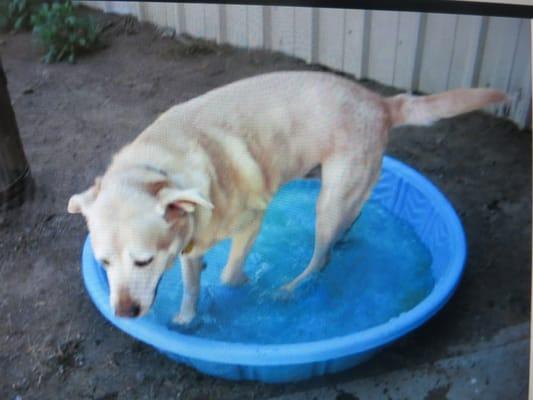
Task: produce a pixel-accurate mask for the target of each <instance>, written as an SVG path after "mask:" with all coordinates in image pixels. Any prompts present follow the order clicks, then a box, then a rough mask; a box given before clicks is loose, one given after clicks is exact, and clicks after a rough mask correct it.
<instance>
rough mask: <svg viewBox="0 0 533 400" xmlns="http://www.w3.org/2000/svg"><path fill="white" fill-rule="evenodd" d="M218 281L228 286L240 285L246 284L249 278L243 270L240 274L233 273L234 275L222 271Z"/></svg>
mask: <svg viewBox="0 0 533 400" xmlns="http://www.w3.org/2000/svg"><path fill="white" fill-rule="evenodd" d="M220 281H221V282H222V283H223V284H224V285H228V286H242V285H245V284H247V283H248V282H249V281H250V278H248V276H247V275H246V274H245V273H243V272H241V273H240V274H235V275H229V274H224V273H222V275H221V277H220Z"/></svg>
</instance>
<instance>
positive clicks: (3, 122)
mask: <svg viewBox="0 0 533 400" xmlns="http://www.w3.org/2000/svg"><path fill="white" fill-rule="evenodd" d="M32 189H33V185H32V181H31V174H30V167H29V165H28V161H27V160H26V155H25V154H24V149H23V147H22V142H21V140H20V135H19V130H18V127H17V122H16V120H15V113H14V112H13V107H12V106H11V99H10V97H9V92H8V90H7V79H6V76H5V73H4V68H3V66H2V60H1V59H0V211H4V210H7V209H10V208H13V207H16V206H18V205H21V204H22V203H23V202H24V200H25V199H27V198H28V197H31V195H32V194H33V191H32Z"/></svg>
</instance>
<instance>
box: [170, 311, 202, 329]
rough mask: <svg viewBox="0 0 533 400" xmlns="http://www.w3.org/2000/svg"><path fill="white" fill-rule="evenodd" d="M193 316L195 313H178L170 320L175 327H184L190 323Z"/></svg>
mask: <svg viewBox="0 0 533 400" xmlns="http://www.w3.org/2000/svg"><path fill="white" fill-rule="evenodd" d="M195 316H196V313H194V312H179V313H177V314H176V315H175V316H174V318H172V323H173V324H176V325H181V326H186V325H189V324H190V323H191V322H192V320H193V319H194V317H195Z"/></svg>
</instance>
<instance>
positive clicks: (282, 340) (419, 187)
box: [82, 157, 466, 382]
mask: <svg viewBox="0 0 533 400" xmlns="http://www.w3.org/2000/svg"><path fill="white" fill-rule="evenodd" d="M319 188H320V182H319V181H316V180H299V181H294V182H291V183H289V184H287V185H286V186H284V187H283V188H282V189H281V190H280V191H279V193H278V194H277V195H276V196H275V198H274V199H273V201H272V203H271V205H270V206H269V209H268V210H267V213H266V215H265V218H264V221H263V225H262V228H261V232H260V234H259V236H258V238H257V240H256V243H255V245H254V247H253V249H252V251H251V253H250V254H249V256H248V259H247V262H246V266H245V271H246V272H247V274H248V275H249V277H250V283H248V284H247V285H246V286H243V287H241V288H226V287H224V286H222V285H220V284H219V278H218V276H219V274H220V271H221V269H222V267H223V266H224V263H225V261H226V257H227V253H228V248H229V243H228V242H222V243H221V244H219V245H217V246H215V247H214V248H213V249H212V250H211V251H210V252H209V253H208V254H207V255H206V262H207V266H208V267H207V269H206V271H205V272H204V274H203V275H202V295H201V299H200V304H199V310H198V317H197V319H196V321H194V322H193V323H192V324H191V326H190V327H187V328H186V329H183V328H178V327H175V326H173V325H172V324H171V323H170V321H171V319H172V316H173V314H175V313H176V312H177V311H178V309H179V305H180V297H181V290H182V289H181V281H180V279H181V278H180V272H179V265H176V266H174V267H173V268H171V269H170V270H169V271H167V272H166V273H165V275H164V277H163V279H162V281H161V284H160V285H159V289H158V293H157V297H156V300H155V303H154V305H153V307H152V310H151V311H150V312H149V313H148V314H147V315H146V316H144V317H142V318H138V319H123V318H118V317H115V316H114V315H113V312H112V310H111V308H110V306H109V291H108V285H107V278H106V275H105V271H104V270H103V269H102V268H101V266H100V265H99V264H98V262H97V261H96V260H95V259H94V256H93V252H92V249H91V244H90V238H89V237H88V238H87V240H86V242H85V246H84V249H83V259H82V264H83V278H84V281H85V286H86V288H87V291H88V292H89V294H90V296H91V298H92V300H93V302H94V303H95V304H96V306H97V308H98V309H99V310H100V312H101V313H102V314H103V315H104V316H105V317H106V318H107V319H108V320H109V321H111V323H112V324H114V325H115V326H117V327H118V328H120V329H121V330H123V331H125V332H127V333H128V334H130V335H132V336H133V337H135V338H137V339H139V340H141V341H143V342H145V343H147V344H150V345H152V346H154V347H155V348H157V349H158V350H160V351H161V352H163V353H164V354H166V355H167V356H169V357H171V358H172V359H174V360H176V361H178V362H183V363H185V364H188V365H191V366H192V367H194V368H196V369H198V370H199V371H202V372H204V373H206V374H209V375H214V376H219V377H223V378H227V379H235V380H259V381H264V382H288V381H297V380H302V379H308V378H311V377H313V376H319V375H324V374H331V373H335V372H339V371H342V370H345V369H347V368H350V367H352V366H354V365H357V364H359V363H361V362H363V361H365V360H367V359H368V358H369V357H371V356H372V355H374V354H375V353H376V351H378V350H379V349H381V348H383V347H384V346H386V345H388V344H390V343H391V342H393V341H394V340H396V339H398V338H399V337H401V336H403V335H405V334H406V333H408V332H410V331H412V330H413V329H415V328H417V327H418V326H420V325H421V324H423V323H424V322H426V321H427V320H428V319H429V318H430V317H431V316H433V315H434V314H435V313H436V312H437V311H438V310H439V309H440V308H441V307H442V306H443V305H444V304H445V303H446V301H447V300H448V299H449V298H450V296H451V295H452V293H453V291H454V289H455V287H456V286H457V284H458V282H459V279H460V277H461V273H462V270H463V266H464V262H465V256H466V244H465V236H464V232H463V228H462V226H461V223H460V221H459V218H458V216H457V214H456V213H455V211H454V209H453V207H452V206H451V205H450V203H449V202H448V201H447V200H446V198H445V197H444V196H443V195H442V194H441V193H440V192H439V191H438V190H437V189H436V188H435V186H433V184H431V182H429V181H428V180H427V179H426V178H424V177H423V176H422V175H420V174H419V173H418V172H416V171H415V170H413V169H412V168H410V167H408V166H406V165H405V164H402V163H401V162H399V161H397V160H394V159H392V158H390V157H385V159H384V162H383V169H382V174H381V177H380V180H379V182H378V184H377V185H376V187H375V189H374V191H373V194H372V196H371V198H370V200H369V201H368V203H367V205H365V207H364V208H363V212H362V213H361V216H360V218H359V219H358V220H357V221H356V223H355V224H354V226H353V227H352V228H351V229H350V231H349V232H348V234H347V235H346V236H345V237H344V238H343V239H342V240H341V241H340V242H339V243H338V244H337V245H336V246H335V247H334V250H333V253H332V258H331V261H330V263H329V264H328V267H327V268H326V269H325V271H324V272H322V273H320V274H316V276H314V277H313V278H311V279H309V280H308V281H307V282H305V283H304V284H303V285H302V286H301V287H300V288H298V289H297V290H296V291H295V293H294V294H293V296H291V297H289V298H285V297H283V296H277V294H279V291H278V290H277V288H278V287H279V286H280V285H281V284H283V283H286V282H288V281H289V280H290V279H291V278H293V277H295V276H296V275H297V274H298V273H299V272H301V271H302V270H303V269H304V268H305V266H306V263H307V262H308V261H309V259H310V257H311V254H312V248H313V233H314V218H315V215H314V205H315V201H316V196H317V194H318V191H319ZM176 264H178V262H176Z"/></svg>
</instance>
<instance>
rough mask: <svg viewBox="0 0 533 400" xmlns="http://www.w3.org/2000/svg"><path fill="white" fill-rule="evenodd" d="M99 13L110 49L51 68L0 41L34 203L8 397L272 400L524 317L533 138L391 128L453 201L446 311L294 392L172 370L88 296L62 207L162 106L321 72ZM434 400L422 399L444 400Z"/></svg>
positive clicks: (2, 253) (389, 366)
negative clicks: (454, 284) (457, 267)
mask: <svg viewBox="0 0 533 400" xmlns="http://www.w3.org/2000/svg"><path fill="white" fill-rule="evenodd" d="M106 18H107V20H108V22H109V25H108V28H107V29H106V40H107V42H108V44H109V46H107V47H106V48H104V49H103V50H101V51H98V52H95V53H93V54H90V55H86V56H84V57H82V58H80V59H79V62H78V63H77V64H75V65H69V64H55V65H45V64H42V63H41V62H40V57H41V56H42V51H41V50H40V49H39V48H38V47H37V46H36V44H35V43H34V41H33V39H32V37H31V35H30V34H29V33H21V34H15V35H11V34H2V35H0V43H1V44H0V51H1V57H2V60H3V63H4V67H5V69H6V74H7V77H8V81H9V89H10V93H11V98H12V101H13V103H14V108H15V113H16V116H17V119H18V125H19V128H20V132H21V135H22V139H23V142H24V146H25V150H26V153H27V156H28V159H29V163H30V165H31V169H32V173H33V177H34V179H35V182H36V196H35V199H34V200H33V201H32V202H27V203H26V204H25V205H24V206H23V207H21V208H19V209H17V210H14V211H11V212H9V213H7V214H3V215H0V277H1V278H0V371H2V372H1V373H0V398H2V399H14V398H19V399H20V398H22V399H78V398H79V399H100V400H103V399H106V400H110V399H152V398H158V399H196V400H200V399H265V398H268V397H270V396H274V395H280V394H284V393H292V392H296V391H300V390H302V389H304V388H310V387H314V388H316V387H331V388H335V386H336V385H337V384H338V383H340V382H347V381H350V380H353V379H355V378H357V377H361V376H371V375H380V374H385V373H386V372H388V371H393V370H395V369H398V368H406V367H411V366H416V365H420V364H421V363H426V362H434V361H436V360H439V359H441V358H444V357H447V356H450V355H455V354H456V352H457V349H458V348H464V346H465V345H468V344H469V343H478V342H482V341H486V340H488V339H489V338H491V337H492V336H493V335H495V334H496V333H497V332H498V331H499V330H500V329H502V328H505V327H509V326H513V325H515V324H518V323H523V322H525V321H528V320H529V304H530V303H529V302H530V300H529V299H530V265H531V264H530V257H531V253H530V244H531V131H529V130H519V129H518V128H517V127H516V126H515V125H514V124H513V123H512V122H509V121H508V120H505V119H500V118H495V117H492V116H490V115H487V114H484V113H479V112H476V113H470V114H468V115H465V116H462V117H459V118H454V119H450V120H447V121H441V122H439V123H437V124H435V125H434V126H433V127H431V128H413V127H407V128H402V129H397V130H396V131H395V132H393V134H392V137H391V142H390V145H389V149H388V153H389V154H390V155H393V156H395V157H397V158H399V159H400V160H403V161H405V162H407V163H408V164H410V165H412V166H414V167H415V168H416V169H418V170H419V171H421V172H422V173H424V174H425V175H426V176H427V177H429V178H430V179H431V180H432V181H433V182H435V183H436V184H437V185H438V186H439V187H440V188H441V189H442V191H443V192H444V193H445V194H446V195H447V196H448V197H449V199H450V200H451V201H452V203H453V204H454V206H455V207H456V208H457V210H458V212H459V213H460V215H461V217H462V219H463V222H464V226H465V230H466V234H467V237H468V245H469V256H468V262H467V265H466V270H465V274H464V277H463V279H462V282H461V284H460V286H459V288H458V290H457V292H456V294H455V296H454V297H453V298H452V300H451V301H450V302H449V304H448V305H447V306H446V307H445V308H444V309H443V310H442V312H440V313H439V314H438V315H437V316H436V317H435V318H433V319H432V320H431V321H430V322H429V323H427V324H426V325H424V326H423V327H422V328H420V329H418V330H417V331H416V332H414V333H412V334H410V335H409V336H408V337H406V338H405V339H402V340H400V341H399V342H397V343H396V344H394V345H393V346H391V347H390V348H388V349H387V350H386V351H384V352H382V353H381V354H379V355H378V356H377V357H375V358H374V359H373V360H371V361H370V362H368V363H366V364H364V365H362V366H360V367H357V368H355V369H352V370H350V371H347V372H345V373H342V374H339V375H335V376H331V377H326V378H323V379H317V380H313V381H312V382H304V383H298V384H286V385H264V384H259V383H250V382H228V381H224V380H221V379H214V378H211V377H208V376H204V375H202V374H200V373H197V372H195V371H194V370H192V369H191V368H188V367H185V366H182V365H177V364H176V363H174V362H172V361H170V360H169V359H167V358H166V357H164V356H163V355H161V354H159V353H158V352H157V351H155V350H153V349H152V348H151V347H149V346H147V345H144V344H142V343H139V342H137V341H136V340H134V339H132V338H131V337H129V336H128V335H126V334H124V333H122V332H121V331H119V330H117V329H115V328H114V327H112V326H111V325H110V324H109V323H107V322H106V320H104V318H103V317H102V316H101V315H100V314H99V313H98V312H97V310H96V309H95V307H94V306H93V304H92V303H91V301H90V299H89V297H88V295H87V293H86V292H85V289H84V287H83V283H82V279H81V274H80V251H81V246H82V243H83V240H84V238H85V235H86V233H87V231H86V228H85V225H84V221H83V220H82V218H81V217H79V216H71V215H69V214H67V211H66V206H67V201H68V198H69V197H70V195H71V194H73V193H76V192H78V191H80V190H82V189H85V188H86V187H87V186H88V185H89V184H91V183H92V181H93V179H94V177H95V176H96V175H97V174H99V173H101V172H103V171H104V168H105V167H106V165H107V163H108V162H109V160H110V157H111V155H112V154H113V153H114V152H115V151H116V150H118V149H119V148H120V147H121V146H122V145H124V144H126V143H127V142H129V141H130V140H131V139H133V138H134V137H135V136H137V135H138V134H139V133H140V131H141V130H142V129H143V128H145V127H146V126H147V125H148V124H149V123H150V122H151V121H152V120H153V119H154V118H155V117H156V116H157V115H158V114H159V113H161V112H163V111H164V110H166V109H167V108H168V107H169V106H171V105H173V104H175V103H179V102H182V101H184V100H187V99H190V98H192V97H194V96H197V95H199V94H201V93H204V92H205V91H207V90H209V89H212V88H215V87H217V86H220V85H222V84H225V83H228V82H231V81H234V80H237V79H240V78H243V77H247V76H251V75H256V74H259V73H263V72H267V71H274V70H300V69H319V67H317V66H309V65H306V64H305V63H303V62H301V61H298V60H295V59H292V58H288V57H285V56H282V55H280V54H272V53H267V52H262V51H253V52H249V51H244V50H237V49H233V48H230V47H222V48H221V47H211V46H205V45H202V44H197V43H195V42H191V43H185V44H184V43H181V44H180V43H178V42H177V41H176V40H174V39H172V38H169V37H162V35H161V33H160V32H157V31H156V30H155V29H154V28H152V27H150V26H145V25H142V26H139V25H136V24H135V23H133V22H132V20H127V19H119V18H116V17H106ZM364 83H365V84H366V85H369V86H371V87H373V88H374V89H376V90H378V91H380V92H382V93H384V94H391V93H394V92H395V89H393V88H385V87H383V86H380V85H378V84H375V83H372V82H364ZM523 357H528V355H527V354H524V355H523ZM501 367H502V368H505V365H502V366H501ZM405 384H406V385H408V384H409V382H405ZM515 384H516V385H521V386H523V387H526V385H527V381H526V379H521V380H520V381H517V382H515ZM381 385H382V386H383V393H384V398H386V397H388V398H394V388H393V387H389V386H388V383H387V382H386V381H383V382H382V383H381ZM439 393H440V394H439V396H440V397H439V396H437V397H434V395H435V393H428V397H427V398H430V396H433V397H431V398H446V397H445V396H446V391H445V390H444V391H442V390H441V391H440V392H439ZM17 396H19V397H17ZM357 398H358V397H357V396H356V394H349V393H345V392H342V391H339V392H338V396H337V399H339V400H341V399H343V400H350V399H352V400H353V399H357Z"/></svg>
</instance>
